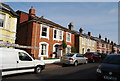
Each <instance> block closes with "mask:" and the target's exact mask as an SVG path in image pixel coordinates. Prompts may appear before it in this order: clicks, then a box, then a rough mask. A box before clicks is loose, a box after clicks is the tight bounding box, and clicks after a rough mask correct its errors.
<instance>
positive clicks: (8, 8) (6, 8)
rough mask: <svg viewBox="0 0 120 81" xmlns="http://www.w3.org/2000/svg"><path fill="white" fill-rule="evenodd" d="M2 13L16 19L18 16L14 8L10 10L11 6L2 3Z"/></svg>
mask: <svg viewBox="0 0 120 81" xmlns="http://www.w3.org/2000/svg"><path fill="white" fill-rule="evenodd" d="M0 11H2V12H6V13H9V14H12V15H13V16H16V17H17V16H18V15H17V13H16V12H15V11H14V10H13V9H12V8H10V6H9V5H7V4H5V3H2V2H0Z"/></svg>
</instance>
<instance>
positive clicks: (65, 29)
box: [17, 10, 76, 33]
mask: <svg viewBox="0 0 120 81" xmlns="http://www.w3.org/2000/svg"><path fill="white" fill-rule="evenodd" d="M17 12H22V13H24V14H27V15H29V14H28V13H26V12H23V11H20V10H18V11H17ZM31 20H34V21H38V22H39V23H42V24H47V25H49V26H50V27H55V28H59V29H61V30H64V31H67V32H71V33H76V31H75V30H70V29H68V28H66V27H63V26H61V25H59V24H57V23H55V22H52V21H50V20H48V19H46V18H43V16H42V17H37V16H35V17H31V18H30V19H29V20H28V21H25V22H23V23H27V22H29V21H31ZM21 24H22V23H21Z"/></svg>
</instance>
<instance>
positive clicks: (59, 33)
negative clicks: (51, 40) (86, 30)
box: [59, 30, 63, 41]
mask: <svg viewBox="0 0 120 81" xmlns="http://www.w3.org/2000/svg"><path fill="white" fill-rule="evenodd" d="M60 32H62V39H60V36H61V35H60ZM59 40H60V41H62V40H63V31H62V30H59Z"/></svg>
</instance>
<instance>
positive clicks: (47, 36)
mask: <svg viewBox="0 0 120 81" xmlns="http://www.w3.org/2000/svg"><path fill="white" fill-rule="evenodd" d="M43 27H45V28H47V31H46V36H42V32H43ZM40 34H41V35H40V38H46V39H49V26H46V25H43V24H41V33H40Z"/></svg>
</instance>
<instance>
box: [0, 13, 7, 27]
mask: <svg viewBox="0 0 120 81" xmlns="http://www.w3.org/2000/svg"><path fill="white" fill-rule="evenodd" d="M0 14H1V15H4V18H3V27H2V26H0V27H1V28H4V27H5V18H6V15H5V14H3V13H0Z"/></svg>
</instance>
